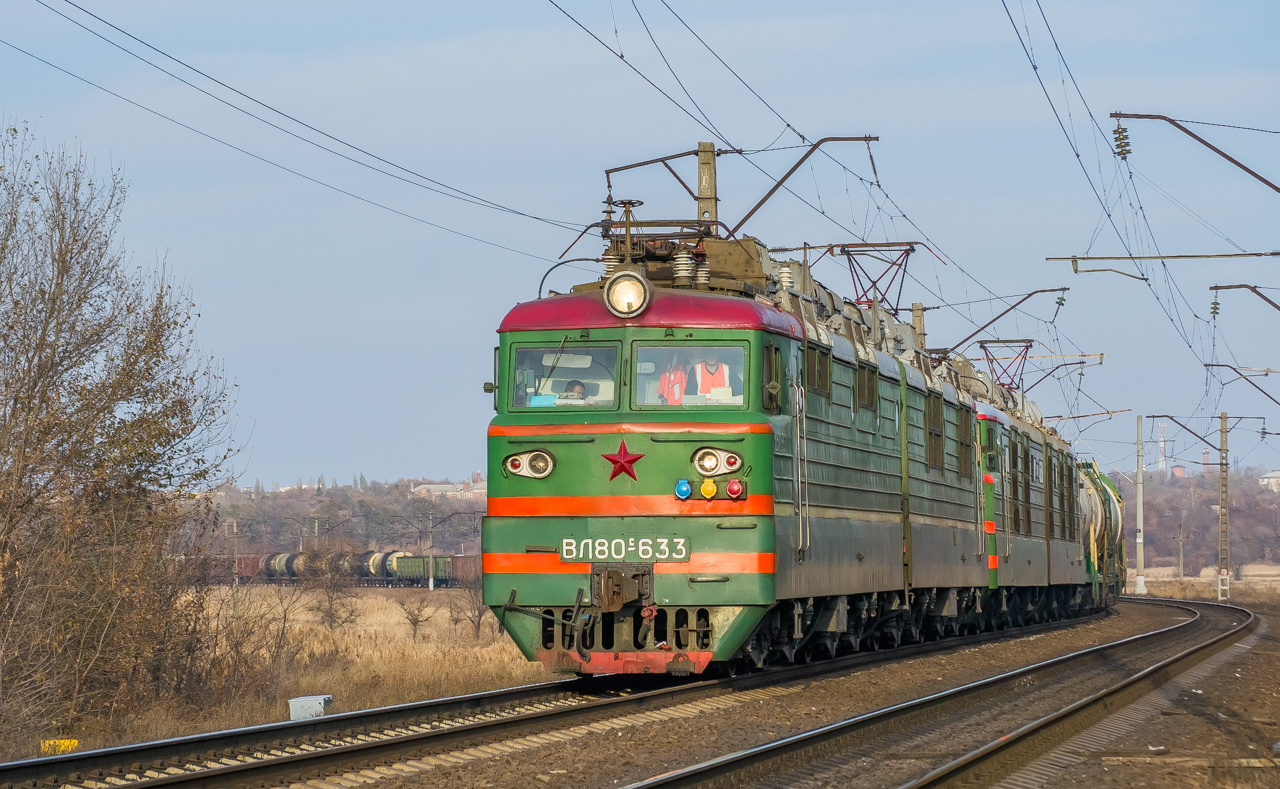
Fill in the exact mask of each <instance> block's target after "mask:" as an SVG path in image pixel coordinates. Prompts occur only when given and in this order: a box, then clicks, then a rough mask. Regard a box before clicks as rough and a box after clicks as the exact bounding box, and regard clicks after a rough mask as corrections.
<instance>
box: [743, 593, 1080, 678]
mask: <svg viewBox="0 0 1280 789" xmlns="http://www.w3.org/2000/svg"><path fill="white" fill-rule="evenodd" d="M1093 610H1095V606H1094V603H1093V595H1092V592H1091V591H1090V589H1089V587H1087V586H1082V585H1066V586H1051V587H1002V588H1000V589H986V588H951V589H915V590H912V591H911V592H910V594H909V599H908V600H907V601H906V604H905V605H904V600H903V593H902V592H876V593H871V594H865V595H839V596H836V597H826V598H808V599H805V600H784V601H780V602H779V603H778V604H777V605H776V606H774V607H773V608H772V609H770V610H769V612H768V613H767V614H765V616H764V618H763V619H761V621H760V623H759V625H757V626H756V629H755V630H754V631H753V632H752V634H751V636H750V637H749V638H748V639H747V640H746V642H744V643H743V645H742V647H741V648H740V649H739V650H738V651H737V653H735V655H734V656H733V658H732V660H731V662H734V663H738V664H740V665H742V666H744V667H746V668H756V669H760V668H764V667H766V666H768V665H778V664H791V663H807V662H809V661H811V660H816V659H826V658H833V657H837V656H840V655H846V654H852V653H854V652H863V651H870V650H877V649H892V648H894V647H897V646H901V645H902V644H906V643H920V642H924V641H936V640H938V639H941V638H945V637H948V636H959V635H969V634H973V633H980V632H992V631H998V630H1007V629H1010V628H1017V627H1023V626H1026V625H1032V624H1039V623H1043V622H1054V621H1060V620H1063V619H1071V618H1075V617H1078V616H1081V615H1083V614H1086V613H1089V612H1091V611H1093Z"/></svg>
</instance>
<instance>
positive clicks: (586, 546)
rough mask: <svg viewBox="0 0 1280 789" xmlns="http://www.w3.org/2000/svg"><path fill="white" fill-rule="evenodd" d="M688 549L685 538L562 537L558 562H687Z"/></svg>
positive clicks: (687, 542)
mask: <svg viewBox="0 0 1280 789" xmlns="http://www.w3.org/2000/svg"><path fill="white" fill-rule="evenodd" d="M689 550H690V549H689V540H688V538H686V537H675V536H671V537H614V538H612V539H608V538H605V537H598V538H596V539H594V540H593V539H585V538H584V539H581V540H580V539H577V538H575V537H565V538H564V539H563V540H562V541H561V542H560V561H562V562H582V561H597V562H602V561H613V562H687V561H689Z"/></svg>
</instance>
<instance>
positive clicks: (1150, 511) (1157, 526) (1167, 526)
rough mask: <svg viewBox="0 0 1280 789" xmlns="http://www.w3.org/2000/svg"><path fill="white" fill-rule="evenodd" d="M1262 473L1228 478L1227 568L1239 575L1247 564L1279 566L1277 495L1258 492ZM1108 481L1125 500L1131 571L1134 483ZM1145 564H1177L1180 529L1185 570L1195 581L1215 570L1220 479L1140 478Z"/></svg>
mask: <svg viewBox="0 0 1280 789" xmlns="http://www.w3.org/2000/svg"><path fill="white" fill-rule="evenodd" d="M1264 473H1265V469H1261V468H1253V469H1245V470H1244V471H1242V472H1240V473H1232V474H1231V475H1230V480H1229V483H1228V491H1229V495H1230V500H1229V505H1228V507H1229V508H1228V514H1229V517H1230V524H1231V567H1232V570H1233V572H1235V573H1236V574H1237V577H1238V573H1239V568H1240V567H1241V566H1243V565H1245V564H1253V563H1258V562H1266V563H1278V562H1280V494H1277V493H1274V492H1272V491H1271V490H1269V489H1267V488H1264V487H1262V486H1261V485H1260V484H1259V480H1260V478H1261V477H1262V475H1263V474H1264ZM1111 478H1112V480H1113V481H1115V483H1116V484H1117V485H1119V486H1120V492H1121V495H1122V496H1123V497H1124V502H1125V508H1124V531H1125V540H1126V543H1127V546H1128V547H1127V556H1128V557H1129V564H1130V566H1133V565H1134V563H1135V557H1136V554H1135V553H1134V533H1135V532H1134V529H1135V528H1136V526H1137V504H1136V501H1137V498H1136V495H1135V491H1134V486H1133V483H1132V482H1130V481H1129V480H1127V479H1125V478H1123V477H1121V476H1120V475H1118V474H1112V475H1111ZM1142 487H1143V494H1144V495H1143V498H1144V499H1145V502H1146V506H1145V507H1144V515H1143V528H1144V535H1143V539H1144V541H1145V543H1146V552H1145V554H1144V559H1145V561H1146V565H1147V566H1148V567H1170V566H1175V565H1177V563H1178V525H1179V523H1181V524H1182V528H1183V534H1184V536H1185V540H1186V541H1185V570H1186V574H1187V575H1188V576H1195V575H1198V574H1199V572H1200V570H1201V568H1204V567H1217V566H1218V512H1217V506H1218V475H1217V474H1216V473H1210V474H1207V475H1205V474H1194V475H1189V476H1187V477H1185V478H1182V479H1177V478H1173V477H1170V478H1167V479H1166V478H1162V477H1161V475H1160V474H1158V473H1157V474H1153V473H1151V472H1147V474H1146V475H1144V478H1143V485H1142Z"/></svg>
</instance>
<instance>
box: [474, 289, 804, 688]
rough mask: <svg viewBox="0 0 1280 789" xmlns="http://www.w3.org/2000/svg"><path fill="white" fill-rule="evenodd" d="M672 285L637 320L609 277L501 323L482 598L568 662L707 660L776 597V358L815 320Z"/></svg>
mask: <svg viewBox="0 0 1280 789" xmlns="http://www.w3.org/2000/svg"><path fill="white" fill-rule="evenodd" d="M656 295H657V298H655V299H654V303H653V304H652V306H651V307H650V308H649V309H648V310H647V311H646V312H645V314H644V315H642V316H640V317H637V318H634V319H629V320H619V318H618V317H616V316H615V315H613V314H611V313H610V312H609V310H607V309H606V306H605V304H604V302H603V299H602V294H601V293H599V292H596V293H587V294H579V295H575V296H573V297H571V298H569V299H567V300H560V301H559V303H555V304H552V303H548V302H547V301H543V302H532V303H529V304H523V305H520V306H519V307H517V308H516V309H515V310H513V311H512V312H511V313H510V314H509V315H508V316H507V319H506V320H505V321H504V323H503V325H502V327H501V329H500V333H501V335H500V336H501V346H500V348H499V349H498V351H497V354H498V356H497V365H498V366H499V369H500V371H501V373H502V374H501V375H498V376H496V379H497V380H499V381H501V382H503V383H505V386H501V385H500V386H499V389H498V391H497V392H496V393H495V398H496V402H495V406H496V408H497V411H498V416H497V418H495V419H494V420H493V422H492V424H491V425H490V428H489V439H488V440H489V459H490V460H489V463H490V468H489V475H490V480H491V482H490V497H489V516H488V518H486V521H485V529H484V535H483V541H484V542H483V552H484V578H485V597H486V601H487V602H488V603H490V604H491V605H494V606H505V609H504V613H503V620H504V624H505V626H506V627H507V629H508V630H509V631H510V633H511V635H512V637H513V639H514V640H515V642H516V643H517V644H518V645H519V646H520V648H521V650H522V651H523V652H524V654H525V655H526V657H528V658H529V659H531V660H535V659H536V660H540V661H542V662H543V663H544V664H546V665H548V667H550V668H552V669H554V670H557V671H576V672H584V673H604V672H624V673H650V672H652V673H687V672H701V671H702V670H704V669H705V668H706V667H707V665H708V664H709V663H711V662H713V661H716V662H721V661H727V660H728V659H729V658H730V657H731V656H732V655H733V654H734V653H735V652H736V651H737V650H738V649H739V647H740V646H741V645H742V643H743V641H744V640H745V639H746V638H747V637H748V636H749V635H750V634H751V633H752V631H753V630H755V629H756V626H757V625H758V623H759V622H760V620H761V618H762V617H763V616H764V615H765V613H766V612H767V611H768V610H769V609H770V608H771V607H772V606H773V605H774V603H775V602H776V590H775V584H774V572H775V561H776V558H775V547H776V546H775V529H774V523H773V521H774V518H773V515H774V485H775V482H774V469H773V460H774V450H775V442H776V441H778V440H779V439H780V438H783V439H785V437H780V436H779V435H777V434H776V429H777V428H783V429H785V428H786V425H785V423H786V422H787V420H786V419H785V418H780V417H777V416H772V415H770V414H769V413H768V412H767V409H766V408H765V407H764V405H766V404H763V403H762V402H761V401H762V400H763V399H765V398H767V397H769V391H768V390H767V389H764V388H762V381H761V371H763V370H768V369H771V368H772V366H773V365H774V364H776V363H777V359H771V358H767V357H768V354H769V353H771V352H772V349H773V348H776V347H777V346H779V345H781V344H782V338H783V337H786V338H788V340H787V342H791V341H792V338H794V339H799V337H800V336H801V335H802V330H801V327H800V326H799V324H798V322H797V321H795V319H793V318H792V317H791V316H789V315H787V314H785V313H783V312H781V311H779V310H777V309H775V308H772V307H770V306H767V305H761V304H758V303H755V302H751V301H747V300H743V299H734V298H731V297H727V296H714V295H709V294H701V293H698V294H694V293H688V294H679V293H670V292H668V293H659V294H656ZM566 302H567V303H566ZM770 337H775V338H777V341H770V340H768V339H766V338H770ZM779 423H782V424H779ZM786 433H787V435H788V436H789V435H790V431H786Z"/></svg>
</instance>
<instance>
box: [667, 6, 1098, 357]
mask: <svg viewBox="0 0 1280 789" xmlns="http://www.w3.org/2000/svg"><path fill="white" fill-rule="evenodd" d="M660 2H661V3H662V4H663V6H665V7H666V9H667V10H668V11H669V12H670V13H671V15H672V16H673V17H675V19H676V20H677V21H678V22H679V23H680V24H681V26H683V27H684V29H685V30H687V31H689V34H690V35H692V36H693V37H694V38H695V39H696V40H697V41H698V43H699V44H701V45H702V47H703V48H704V49H706V50H707V52H709V53H710V54H711V56H712V57H713V58H715V59H716V61H717V62H719V63H720V64H721V65H722V66H724V67H725V69H726V70H728V72H729V73H730V74H732V75H733V77H734V78H735V79H736V80H738V82H740V83H741V84H742V86H743V87H744V88H746V89H747V91H748V92H750V93H751V95H752V96H754V97H755V98H756V99H758V100H759V101H760V103H761V104H763V105H764V106H765V107H766V108H767V109H768V110H769V111H770V112H771V113H773V115H774V116H775V117H776V118H778V120H780V121H782V122H783V124H784V129H783V131H784V133H785V131H787V130H790V131H791V132H792V133H794V134H795V135H796V136H797V137H798V138H799V139H800V140H801V141H802V142H805V143H808V142H809V138H808V137H806V136H805V134H804V133H803V132H801V131H800V130H799V129H798V128H796V127H795V126H794V125H793V124H792V123H791V122H790V121H789V120H788V119H787V118H786V117H784V116H783V115H782V113H781V112H779V111H778V110H777V109H776V108H775V107H774V106H773V105H772V104H770V103H769V102H768V100H767V99H765V98H764V97H763V96H762V95H761V94H760V92H759V91H757V90H756V89H755V88H753V87H752V86H751V84H750V83H748V82H747V81H746V80H745V79H744V78H743V77H742V75H741V74H739V73H738V72H737V71H736V70H735V69H734V68H733V66H731V65H729V63H728V62H727V61H726V60H725V59H724V58H723V57H721V56H720V54H719V53H717V52H716V51H715V49H714V48H712V47H711V45H710V44H708V43H707V41H706V40H705V39H704V38H703V37H702V36H701V35H700V34H699V33H698V32H697V31H696V30H694V29H693V27H692V26H691V25H690V24H689V23H688V22H686V21H685V19H684V18H683V17H682V16H681V15H680V14H679V13H678V12H677V11H676V10H675V9H674V8H672V7H671V5H670V4H669V3H668V2H667V1H666V0H660ZM776 142H777V140H774V143H776ZM774 143H771V144H770V146H769V149H771V150H785V149H784V148H776V149H775V148H772V146H773V144H774ZM789 147H805V146H789ZM743 153H744V154H750V153H758V152H756V151H744V152H743ZM819 153H820V154H821V155H822V156H824V157H826V158H827V159H828V160H830V161H831V162H833V163H835V164H836V165H837V166H838V167H840V168H841V169H842V170H843V171H844V172H845V173H846V175H853V176H854V177H855V178H857V179H858V180H859V181H860V182H861V183H862V184H863V185H864V187H866V188H867V190H868V195H869V196H870V193H871V188H872V187H875V189H876V190H877V191H879V192H880V193H881V194H882V195H883V196H884V198H885V200H886V202H887V203H888V204H889V205H891V206H893V207H894V208H895V209H896V210H897V211H898V214H899V216H901V218H902V219H903V220H904V221H906V222H907V223H908V224H910V225H911V227H912V228H913V229H915V230H916V231H918V232H919V233H920V234H921V237H923V238H924V239H925V240H926V241H927V242H928V243H929V245H930V247H931V249H930V251H931V252H932V251H933V249H938V250H939V253H940V254H942V255H944V256H945V257H946V262H948V263H949V264H951V265H954V266H955V267H956V269H957V270H958V271H960V272H961V273H962V274H963V275H964V276H965V277H966V278H967V279H969V280H971V281H972V282H974V283H975V284H976V285H978V286H979V287H981V288H982V289H983V290H985V291H986V292H987V293H988V294H990V295H991V296H996V293H995V291H993V290H991V289H990V288H988V287H987V286H986V285H985V284H983V283H982V282H981V281H980V280H978V279H977V278H976V277H974V276H973V275H972V274H970V273H969V272H968V271H967V270H966V269H965V268H964V267H963V266H961V265H960V264H959V263H957V262H956V261H955V260H954V259H953V258H952V257H951V256H950V255H946V253H945V252H942V251H941V248H940V247H939V246H938V244H937V243H936V242H935V241H933V240H932V239H931V238H929V236H928V235H927V234H926V233H925V232H924V230H923V229H922V228H920V226H919V225H917V224H916V223H915V221H914V220H912V219H911V218H910V217H909V216H907V214H906V212H905V211H903V210H902V208H901V207H900V206H898V204H897V203H896V202H895V201H894V200H893V198H892V196H891V195H889V193H888V192H887V191H886V190H885V189H884V188H883V187H882V186H880V184H879V183H878V179H877V181H875V182H873V181H871V180H869V179H867V178H864V177H863V176H862V175H861V174H859V173H857V172H855V171H853V170H852V169H850V168H849V167H848V166H847V165H845V164H844V163H843V162H841V161H840V160H839V159H837V158H836V157H835V155H834V154H832V153H831V152H829V151H827V150H825V149H819ZM810 207H811V208H813V206H812V205H810ZM877 208H882V207H881V206H877ZM815 210H817V209H815ZM819 213H823V215H824V216H825V215H826V214H825V213H824V212H821V211H819ZM864 225H865V223H864ZM860 237H861V236H860ZM913 279H914V277H913ZM917 281H918V280H917ZM1006 304H1007V302H1006ZM1018 312H1019V313H1021V314H1024V315H1027V317H1032V318H1035V319H1036V320H1043V319H1042V318H1036V316H1034V315H1031V314H1030V313H1026V312H1024V311H1023V310H1018ZM957 314H960V315H962V317H965V318H966V320H968V321H969V322H970V323H972V324H973V325H977V323H976V321H975V319H974V318H973V317H972V315H969V316H964V315H963V313H959V312H957ZM1068 341H1070V340H1068ZM1072 345H1074V343H1072Z"/></svg>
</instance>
